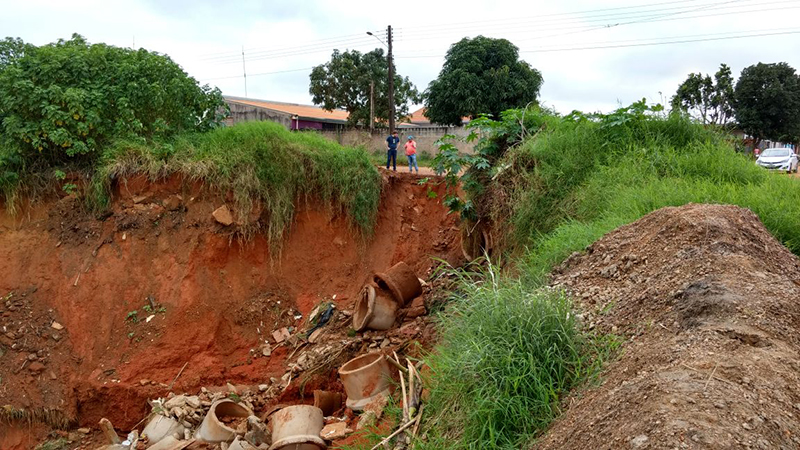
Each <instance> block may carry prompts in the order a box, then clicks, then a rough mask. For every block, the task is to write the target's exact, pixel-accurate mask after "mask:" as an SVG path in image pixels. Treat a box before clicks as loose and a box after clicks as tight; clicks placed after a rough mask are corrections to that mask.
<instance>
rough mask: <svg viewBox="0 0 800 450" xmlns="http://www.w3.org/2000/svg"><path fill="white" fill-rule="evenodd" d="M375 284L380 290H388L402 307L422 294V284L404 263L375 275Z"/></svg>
mask: <svg viewBox="0 0 800 450" xmlns="http://www.w3.org/2000/svg"><path fill="white" fill-rule="evenodd" d="M374 279H375V283H377V284H378V287H379V288H382V289H388V290H389V291H390V292H391V293H392V295H393V296H394V299H395V300H396V301H397V303H398V304H399V305H400V306H404V305H405V304H406V303H407V302H409V301H411V300H413V299H414V298H415V297H418V296H419V295H420V294H422V284H420V282H419V278H417V274H416V273H415V272H414V269H412V268H411V267H410V266H409V265H408V264H406V263H405V262H403V261H400V262H399V263H397V264H395V265H394V266H392V267H391V268H390V269H389V270H387V271H386V272H382V273H376V274H375V277H374Z"/></svg>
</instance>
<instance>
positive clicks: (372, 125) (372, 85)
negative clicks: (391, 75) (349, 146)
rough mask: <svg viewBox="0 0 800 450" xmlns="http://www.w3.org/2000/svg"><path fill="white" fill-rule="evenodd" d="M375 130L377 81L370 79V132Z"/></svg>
mask: <svg viewBox="0 0 800 450" xmlns="http://www.w3.org/2000/svg"><path fill="white" fill-rule="evenodd" d="M374 131H375V81H373V80H369V134H370V135H372V134H373V132H374Z"/></svg>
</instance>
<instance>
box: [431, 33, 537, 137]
mask: <svg viewBox="0 0 800 450" xmlns="http://www.w3.org/2000/svg"><path fill="white" fill-rule="evenodd" d="M541 86H542V75H541V73H539V71H538V70H536V69H534V68H532V67H531V66H530V65H529V64H528V63H526V62H525V61H520V60H519V51H518V49H517V47H516V46H515V45H514V44H512V43H511V42H509V41H507V40H506V39H493V38H487V37H483V36H478V37H476V38H474V39H469V38H464V39H462V40H460V41H459V42H457V43H455V44H453V46H451V47H450V50H448V51H447V56H446V58H445V63H444V67H442V71H441V72H440V73H439V77H438V78H437V79H435V80H433V81H432V82H431V83H430V84H429V85H428V89H427V90H426V91H425V107H426V112H425V115H426V116H427V117H428V118H429V119H430V120H431V122H434V123H440V124H447V125H460V124H461V118H462V117H465V116H468V117H471V118H476V117H478V115H480V114H489V115H490V116H492V117H493V118H495V119H499V118H500V113H501V112H502V111H505V110H507V109H512V108H524V107H525V106H526V105H527V104H529V103H536V99H537V97H538V96H539V89H540V88H541Z"/></svg>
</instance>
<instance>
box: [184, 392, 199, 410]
mask: <svg viewBox="0 0 800 450" xmlns="http://www.w3.org/2000/svg"><path fill="white" fill-rule="evenodd" d="M186 406H188V407H189V408H192V409H197V408H199V407H200V397H198V396H196V395H190V396H188V397H186Z"/></svg>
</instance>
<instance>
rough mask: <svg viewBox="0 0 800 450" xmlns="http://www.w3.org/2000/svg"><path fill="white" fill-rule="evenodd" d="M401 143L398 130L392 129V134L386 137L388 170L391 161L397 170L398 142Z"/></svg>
mask: <svg viewBox="0 0 800 450" xmlns="http://www.w3.org/2000/svg"><path fill="white" fill-rule="evenodd" d="M399 143H400V138H399V137H397V130H394V131H392V135H391V136H389V137H387V138H386V150H387V151H388V155H387V157H386V170H389V163H391V164H392V167H393V169H394V171H395V172H397V144H399Z"/></svg>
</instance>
